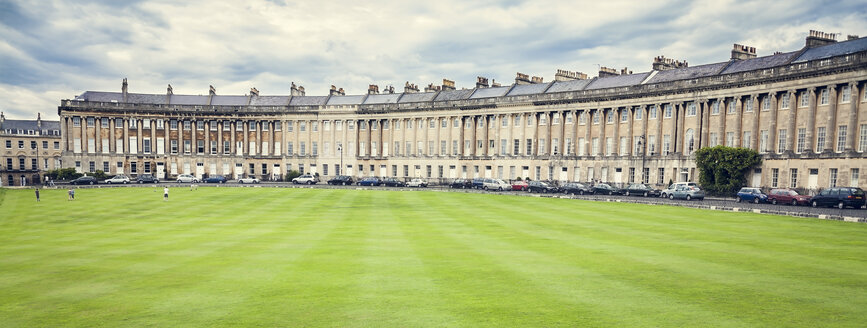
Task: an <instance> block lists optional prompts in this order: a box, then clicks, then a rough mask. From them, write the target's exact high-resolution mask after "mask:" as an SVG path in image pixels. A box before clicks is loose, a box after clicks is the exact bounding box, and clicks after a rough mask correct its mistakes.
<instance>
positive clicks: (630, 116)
mask: <svg viewBox="0 0 867 328" xmlns="http://www.w3.org/2000/svg"><path fill="white" fill-rule="evenodd" d="M639 110H641V109H640V108H639V107H638V106H629V107H626V153H625V154H620V156H632V155H634V154H635V141H634V140H635V128H634V127H633V126H632V125H634V124H635V113H636V112H637V111H639ZM642 114H644V113H642ZM641 118H642V119H644V116H642V117H641Z"/></svg>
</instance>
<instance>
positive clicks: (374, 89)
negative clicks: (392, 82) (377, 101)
mask: <svg viewBox="0 0 867 328" xmlns="http://www.w3.org/2000/svg"><path fill="white" fill-rule="evenodd" d="M367 94H369V95H375V94H379V86H378V85H376V84H368V85H367Z"/></svg>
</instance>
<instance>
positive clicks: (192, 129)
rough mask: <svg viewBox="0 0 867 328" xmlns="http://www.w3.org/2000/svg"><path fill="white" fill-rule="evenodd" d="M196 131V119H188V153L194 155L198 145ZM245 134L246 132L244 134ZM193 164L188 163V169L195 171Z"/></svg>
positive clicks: (196, 153)
mask: <svg viewBox="0 0 867 328" xmlns="http://www.w3.org/2000/svg"><path fill="white" fill-rule="evenodd" d="M196 131H198V127H197V126H196V121H195V120H190V155H194V156H195V155H198V147H197V146H198V145H197V144H196V140H197V139H198V138H197V137H198V136H197V135H196V134H197V133H196ZM245 136H246V134H245ZM194 165H195V163H191V165H190V166H191V168H190V170H191V171H192V172H195V170H196V168H195V166H194ZM245 169H246V168H245Z"/></svg>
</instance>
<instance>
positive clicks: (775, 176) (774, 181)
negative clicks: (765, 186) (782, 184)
mask: <svg viewBox="0 0 867 328" xmlns="http://www.w3.org/2000/svg"><path fill="white" fill-rule="evenodd" d="M779 179H780V169H771V187H773V188H777V187H778V185H779V183H778V181H779Z"/></svg>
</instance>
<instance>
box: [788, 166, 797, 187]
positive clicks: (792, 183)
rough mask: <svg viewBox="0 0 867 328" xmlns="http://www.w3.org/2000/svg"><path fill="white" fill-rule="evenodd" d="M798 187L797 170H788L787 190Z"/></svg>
mask: <svg viewBox="0 0 867 328" xmlns="http://www.w3.org/2000/svg"><path fill="white" fill-rule="evenodd" d="M797 187H798V169H789V188H797Z"/></svg>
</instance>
